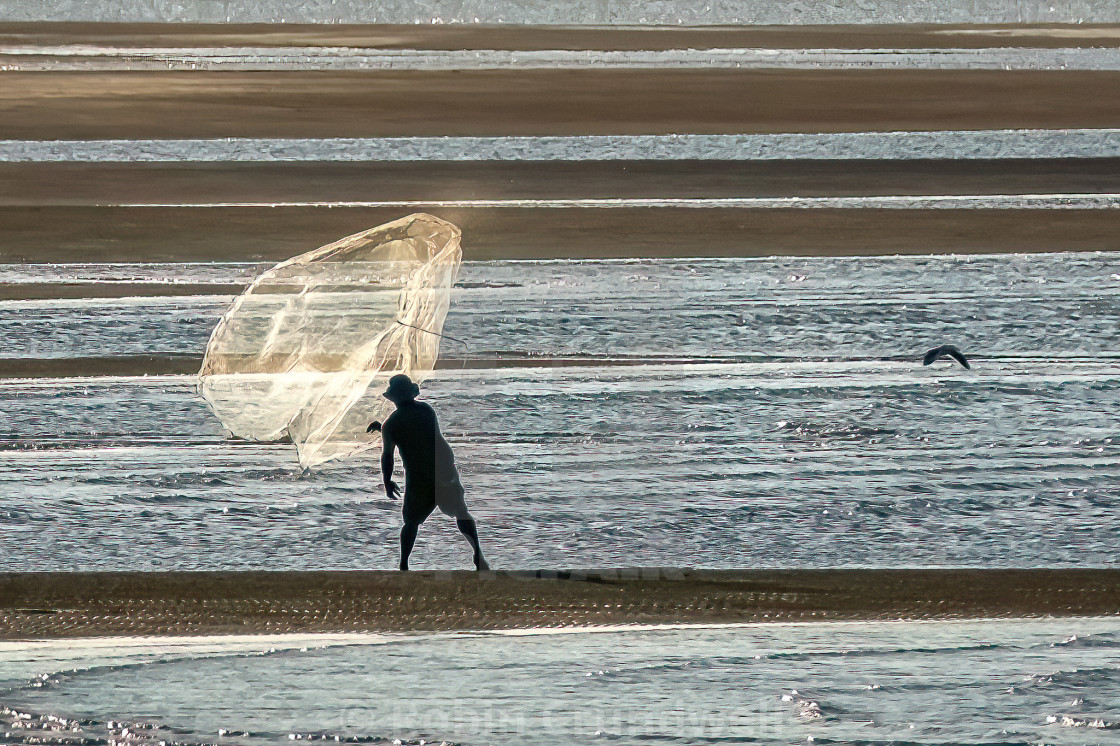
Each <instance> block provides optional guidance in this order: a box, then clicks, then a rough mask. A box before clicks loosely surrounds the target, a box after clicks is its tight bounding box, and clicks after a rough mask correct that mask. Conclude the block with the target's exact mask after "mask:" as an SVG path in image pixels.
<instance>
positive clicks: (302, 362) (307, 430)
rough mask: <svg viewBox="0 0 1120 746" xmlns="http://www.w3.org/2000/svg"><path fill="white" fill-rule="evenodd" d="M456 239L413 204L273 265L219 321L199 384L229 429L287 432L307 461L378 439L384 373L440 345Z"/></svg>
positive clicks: (427, 366) (257, 435)
mask: <svg viewBox="0 0 1120 746" xmlns="http://www.w3.org/2000/svg"><path fill="white" fill-rule="evenodd" d="M460 238H461V233H460V231H459V229H458V228H457V227H456V226H454V225H452V224H451V223H448V222H446V221H444V220H440V219H439V218H436V217H433V216H431V215H425V214H415V215H409V216H408V217H405V218H402V219H400V220H396V221H393V222H391V223H386V224H385V225H381V226H378V227H376V228H371V229H370V230H367V231H362V232H361V233H355V234H354V235H352V236H347V237H346V238H343V239H341V240H339V241H335V242H334V243H332V244H328V245H327V246H323V247H321V248H318V249H315V250H314V251H310V252H308V253H306V254H301V255H299V256H297V257H294V258H292V259H289V260H288V261H286V262H282V263H280V264H277V265H276V266H275V267H273V268H272V269H270V270H268V271H267V272H265V273H264V274H262V275H261V276H260V277H258V278H257V279H256V280H255V281H254V282H253V284H252V285H250V286H249V288H248V289H247V290H245V292H244V293H242V294H241V295H240V296H239V297H238V298H237V300H235V301H234V302H233V305H231V306H230V308H229V310H228V311H226V313H225V315H224V316H223V317H222V319H221V321H219V322H218V325H217V327H216V328H215V329H214V332H213V334H211V336H210V343H209V344H208V345H207V347H206V357H205V359H204V360H203V362H202V370H201V371H200V373H199V383H198V388H199V393H200V394H201V395H202V396H203V397H204V398H205V399H206V401H207V402H208V403H209V404H210V407H211V408H212V409H213V410H214V413H215V414H216V415H217V416H218V419H219V420H221V422H222V424H223V425H224V426H225V427H226V429H227V430H229V431H230V432H231V433H232V434H233V435H234V436H235V437H238V438H245V439H248V440H257V441H278V440H284V439H285V438H291V440H292V442H293V443H295V445H296V449H297V451H298V454H299V462H300V465H301V466H303V467H305V468H306V467H312V466H315V465H317V464H321V463H323V462H325V461H329V460H331V459H339V458H345V457H348V456H352V455H354V454H356V453H359V452H361V451H365V450H369V449H370V448H373V447H375V446H379V445H380V437H379V436H375V435H367V434H366V425H367V424H368V423H369V422H370V420H374V419H384V415H385V414H387V412H388V410H389V409H390V408H391V407H392V404H390V403H389V402H388V401H386V400H385V399H383V398H382V397H381V391H383V390H384V388H385V384H386V382H387V381H388V380H389V378H390V377H391V376H393V375H396V374H397V373H406V374H407V375H409V376H410V377H411V378H412V379H413V380H414V381H417V382H419V381H421V380H423V379H424V378H425V377H426V376H428V375H429V374H430V373H431V371H432V368H433V367H434V366H435V363H436V359H437V357H438V356H439V343H440V336H439V335H440V334H441V333H442V331H443V323H444V320H445V319H446V318H447V309H448V306H449V304H450V300H451V286H452V285H453V284H454V283H455V276H456V274H457V273H458V271H459V265H460V263H461V261H462V249H461V247H460Z"/></svg>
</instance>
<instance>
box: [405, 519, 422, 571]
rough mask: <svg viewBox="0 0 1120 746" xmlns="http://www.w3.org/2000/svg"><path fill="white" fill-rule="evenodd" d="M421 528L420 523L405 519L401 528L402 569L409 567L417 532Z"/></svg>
mask: <svg viewBox="0 0 1120 746" xmlns="http://www.w3.org/2000/svg"><path fill="white" fill-rule="evenodd" d="M419 530H420V524H419V523H412V522H410V521H405V524H404V528H402V529H401V570H407V569H408V557H409V555H411V554H412V547H413V545H414V544H415V543H416V532H417V531H419Z"/></svg>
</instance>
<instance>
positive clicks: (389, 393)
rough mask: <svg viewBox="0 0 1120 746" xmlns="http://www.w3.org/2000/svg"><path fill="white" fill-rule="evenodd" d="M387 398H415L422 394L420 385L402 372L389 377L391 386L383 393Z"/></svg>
mask: <svg viewBox="0 0 1120 746" xmlns="http://www.w3.org/2000/svg"><path fill="white" fill-rule="evenodd" d="M382 396H384V397H385V398H386V399H390V400H392V401H396V400H397V399H415V398H416V397H418V396H420V387H419V386H417V385H416V384H415V383H413V382H412V379H411V378H409V377H408V376H406V375H405V374H403V373H401V374H399V375H395V376H393V377H392V378H390V379H389V388H387V389H385V393H383V394H382Z"/></svg>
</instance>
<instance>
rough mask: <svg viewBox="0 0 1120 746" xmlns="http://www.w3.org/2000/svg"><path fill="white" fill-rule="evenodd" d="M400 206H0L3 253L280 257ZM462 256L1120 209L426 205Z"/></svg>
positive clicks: (77, 258)
mask: <svg viewBox="0 0 1120 746" xmlns="http://www.w3.org/2000/svg"><path fill="white" fill-rule="evenodd" d="M412 211H414V210H408V209H402V208H400V207H376V208H366V207H338V208H326V207H237V208H203V207H182V208H124V207H81V206H79V207H54V206H44V207H0V261H2V262H141V261H172V262H182V261H280V260H282V259H287V258H289V257H291V256H294V255H296V254H299V253H302V252H305V251H309V250H311V249H313V248H315V247H317V246H322V245H324V244H326V243H328V242H330V241H334V240H336V239H338V238H339V237H341V236H345V235H349V234H351V233H355V232H357V231H360V230H365V229H366V228H369V227H371V226H375V225H380V224H382V223H385V222H388V221H390V220H395V219H397V218H399V217H401V215H403V214H406V213H408V212H412ZM424 211H425V212H430V213H432V214H434V215H436V216H438V217H441V218H444V219H446V220H450V221H451V222H453V223H455V224H456V225H458V226H460V227H461V228H462V229H463V249H464V256H465V258H466V259H468V260H484V259H519V258H524V259H537V258H569V259H582V258H615V257H751V256H770V255H788V256H860V255H893V254H945V253H961V254H968V253H973V254H975V253H1000V252H1050V251H1101V250H1103V251H1110V250H1118V249H1120V210H986V209H870V208H866V209H833V208H824V209H809V210H796V209H753V208H713V209H691V208H676V207H632V208H618V209H570V208H520V207H518V208H495V207H486V208H456V209H438V208H431V209H425V210H424Z"/></svg>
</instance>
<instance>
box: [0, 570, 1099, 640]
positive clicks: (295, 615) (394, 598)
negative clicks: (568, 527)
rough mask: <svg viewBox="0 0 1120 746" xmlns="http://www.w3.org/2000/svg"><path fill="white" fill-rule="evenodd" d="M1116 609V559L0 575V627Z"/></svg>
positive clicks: (228, 630)
mask: <svg viewBox="0 0 1120 746" xmlns="http://www.w3.org/2000/svg"><path fill="white" fill-rule="evenodd" d="M1117 613H1120V570H1115V569H1094V570H733V571H716V570H678V569H672V568H670V569H656V568H654V569H649V568H647V569H630V570H594V571H567V572H559V573H557V572H554V571H551V572H550V571H541V572H490V573H481V574H476V573H472V572H465V571H458V572H451V571H445V572H412V573H396V572H388V571H349V572H212V573H205V572H193V573H8V574H0V638H7V639H26V638H51V637H91V636H102V635H187V634H191V635H201V634H246V633H248V634H259V633H275V632H367V631H368V632H374V631H419V630H454V629H508V628H518V627H537V626H577V625H578V626H584V625H604V624H684V623H688V624H705V623H707V624H712V623H730V622H760V621H813V620H822V621H823V620H860V619H868V620H874V619H962V618H977V617H1037V616H1096V615H1114V614H1117Z"/></svg>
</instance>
